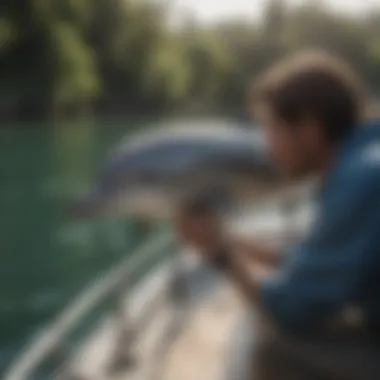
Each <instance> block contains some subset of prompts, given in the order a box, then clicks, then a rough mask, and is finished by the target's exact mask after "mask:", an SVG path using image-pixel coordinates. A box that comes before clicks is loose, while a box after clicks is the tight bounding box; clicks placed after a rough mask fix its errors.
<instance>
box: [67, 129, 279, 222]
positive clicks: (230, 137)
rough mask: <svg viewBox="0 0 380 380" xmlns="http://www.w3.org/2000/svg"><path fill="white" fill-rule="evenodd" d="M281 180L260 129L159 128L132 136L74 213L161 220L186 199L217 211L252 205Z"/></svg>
mask: <svg viewBox="0 0 380 380" xmlns="http://www.w3.org/2000/svg"><path fill="white" fill-rule="evenodd" d="M280 181H281V179H280V176H279V175H278V173H277V172H276V170H275V169H274V167H273V165H272V163H271V161H270V158H269V155H268V152H267V149H266V144H265V140H264V138H263V135H262V134H261V133H260V131H259V130H258V129H255V128H253V127H252V128H251V129H248V128H236V127H235V126H230V125H215V126H210V125H202V124H196V125H191V124H190V125H176V126H175V127H160V128H157V127H156V128H152V129H148V130H145V131H144V132H140V133H137V134H134V135H132V136H127V138H126V140H125V141H123V142H122V143H121V144H118V145H117V146H115V147H114V148H113V149H111V151H110V153H109V155H108V156H107V157H106V158H105V160H104V164H103V166H102V168H101V169H100V170H99V173H98V175H97V176H96V178H95V179H94V183H93V186H92V187H91V189H90V190H89V191H88V192H87V193H86V194H84V195H82V196H80V197H78V199H77V200H75V202H74V207H73V210H74V213H75V214H76V215H77V216H82V217H91V216H94V215H99V214H102V213H112V214H115V213H123V214H125V213H128V214H133V215H140V216H145V217H160V218H162V217H169V216H170V215H172V213H173V211H174V209H175V207H177V206H178V205H179V204H181V202H184V201H187V200H192V201H194V200H195V199H198V200H199V202H200V203H202V202H203V203H205V202H209V203H210V204H211V203H212V202H214V203H215V204H217V203H218V204H219V205H218V207H219V206H220V205H222V204H226V203H231V202H234V203H236V202H239V201H249V200H252V199H254V197H256V196H257V195H260V194H261V195H262V194H264V193H265V192H267V191H269V190H270V189H273V187H274V186H277V184H279V183H280ZM199 202H198V203H199ZM200 203H199V204H200Z"/></svg>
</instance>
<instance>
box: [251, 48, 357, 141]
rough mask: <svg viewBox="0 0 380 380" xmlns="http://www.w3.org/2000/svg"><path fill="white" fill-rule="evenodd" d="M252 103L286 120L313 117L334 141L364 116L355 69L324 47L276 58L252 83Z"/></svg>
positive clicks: (295, 120) (290, 121) (291, 120)
mask: <svg viewBox="0 0 380 380" xmlns="http://www.w3.org/2000/svg"><path fill="white" fill-rule="evenodd" d="M251 101H253V104H254V105H255V104H258V103H264V104H267V105H268V106H269V107H270V108H271V109H272V110H273V112H274V113H275V114H276V115H277V116H279V117H281V118H282V119H283V120H285V121H286V122H289V123H292V122H293V123H294V122H297V121H298V120H299V119H300V118H302V117H304V116H311V117H314V118H316V119H317V120H318V121H319V122H320V123H321V124H322V125H323V126H324V128H325V129H326V133H327V135H328V137H329V138H330V139H332V140H334V141H336V140H340V139H341V138H343V137H344V136H345V135H346V134H347V133H348V132H349V131H350V130H351V129H353V128H355V126H356V125H358V123H359V122H360V121H361V120H362V118H363V116H364V91H363V87H362V84H361V81H360V80H359V78H358V77H357V75H356V74H355V72H354V71H353V70H352V69H351V68H350V67H349V66H347V65H346V64H345V63H344V62H343V61H342V60H340V59H339V58H336V57H334V56H332V55H330V54H328V53H326V52H323V51H306V52H302V53H299V54H296V55H295V56H292V57H290V58H285V59H284V60H282V61H280V62H278V63H277V64H275V65H274V66H273V67H271V68H269V70H268V71H266V72H265V73H264V74H263V75H262V76H261V77H259V79H258V81H256V82H255V84H254V86H253V91H252V92H251Z"/></svg>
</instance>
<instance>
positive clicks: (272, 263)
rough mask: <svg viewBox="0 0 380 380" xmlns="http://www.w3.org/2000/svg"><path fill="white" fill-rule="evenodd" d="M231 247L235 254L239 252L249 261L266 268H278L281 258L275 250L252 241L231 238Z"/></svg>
mask: <svg viewBox="0 0 380 380" xmlns="http://www.w3.org/2000/svg"><path fill="white" fill-rule="evenodd" d="M230 242H231V243H230V247H231V249H232V250H233V251H234V252H239V254H240V255H241V256H244V257H245V258H246V259H248V260H249V261H253V262H256V263H259V264H262V265H264V266H266V267H270V268H277V266H278V265H279V263H280V256H279V254H278V252H276V251H275V250H271V249H268V248H264V247H262V246H259V245H257V244H254V243H253V242H251V241H248V240H246V239H242V238H231V239H230Z"/></svg>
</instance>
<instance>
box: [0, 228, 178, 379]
mask: <svg viewBox="0 0 380 380" xmlns="http://www.w3.org/2000/svg"><path fill="white" fill-rule="evenodd" d="M174 246H175V240H174V237H173V235H172V234H171V233H170V232H165V233H162V232H161V233H158V234H157V236H154V237H152V238H151V239H150V240H149V241H148V242H147V243H146V244H143V245H142V246H141V247H139V248H138V249H137V250H136V251H135V252H134V253H133V254H132V255H128V258H126V259H124V260H123V261H122V262H121V263H118V264H117V265H116V266H115V267H114V268H113V269H111V270H110V271H109V272H108V273H107V274H106V275H104V276H102V277H101V278H99V279H98V280H96V281H95V282H94V283H93V284H91V285H90V286H89V287H88V288H87V289H85V290H84V291H83V292H82V293H81V294H80V295H79V296H78V297H77V298H76V299H75V300H74V301H73V302H72V303H71V304H70V306H69V307H68V308H67V309H66V310H64V311H63V313H62V314H60V315H59V316H58V317H57V318H56V320H55V321H54V322H53V323H52V324H51V325H49V326H48V327H46V328H45V329H43V330H42V332H41V333H40V334H38V335H37V336H36V338H35V339H34V340H32V341H31V342H30V344H28V346H27V347H26V349H25V350H24V351H23V352H21V354H20V355H18V356H16V358H15V359H14V360H13V363H12V364H11V365H10V367H9V370H8V371H7V372H6V374H5V376H4V380H27V379H31V378H39V377H35V375H36V373H37V372H38V371H39V370H40V367H41V366H42V365H43V364H44V363H46V362H48V361H51V359H52V357H54V358H55V359H56V358H57V353H58V357H59V360H58V363H57V367H63V366H64V363H65V362H66V361H67V360H69V356H70V354H69V352H66V349H65V348H66V347H67V340H68V339H69V336H70V334H72V332H73V331H74V330H75V329H77V328H78V327H79V325H80V324H81V323H83V321H84V320H85V319H86V318H87V317H88V316H90V314H91V313H92V312H93V311H94V310H95V309H96V308H97V307H98V305H99V304H100V303H101V302H102V301H107V299H108V298H111V297H116V298H115V299H116V304H114V305H116V308H115V310H114V312H115V313H116V315H117V318H118V319H119V320H120V321H121V323H120V324H119V326H120V330H119V331H118V334H117V336H118V338H119V344H120V345H122V346H123V347H120V350H118V349H117V350H116V352H115V361H116V362H118V363H115V366H116V367H117V366H119V365H120V364H122V365H126V366H128V365H129V364H130V363H129V361H130V360H129V358H128V357H126V356H128V349H127V347H126V345H130V344H132V343H133V339H134V338H135V336H136V331H134V326H131V325H130V324H129V323H128V316H127V315H125V299H126V297H127V296H128V292H129V291H130V290H131V289H132V286H131V279H132V277H133V276H134V275H135V276H136V274H140V275H141V273H142V272H143V271H145V270H146V269H147V268H149V267H153V266H154V265H155V264H157V263H158V262H162V260H163V259H164V258H169V257H168V256H170V253H174V251H175V249H174ZM158 306H159V305H158V302H156V303H151V304H150V305H149V307H148V308H144V314H145V315H144V316H142V317H144V318H141V319H140V318H139V319H140V323H139V326H138V327H139V328H138V329H139V330H141V329H144V327H145V326H146V324H147V323H149V320H150V319H151V318H153V317H154V314H155V310H154V309H152V308H154V307H158ZM117 352H120V353H123V354H124V355H117V354H116V353H117ZM125 353H126V354H125ZM122 356H123V357H122ZM53 361H54V360H53ZM57 369H59V368H55V369H53V372H55V371H57ZM72 377H73V376H70V375H67V376H65V378H72Z"/></svg>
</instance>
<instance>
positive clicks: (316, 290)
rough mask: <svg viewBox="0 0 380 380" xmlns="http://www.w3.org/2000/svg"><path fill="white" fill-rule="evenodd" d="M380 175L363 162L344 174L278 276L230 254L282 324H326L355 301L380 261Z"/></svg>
mask: <svg viewBox="0 0 380 380" xmlns="http://www.w3.org/2000/svg"><path fill="white" fill-rule="evenodd" d="M372 169H373V168H372ZM378 176H379V173H378V172H377V170H371V168H368V167H367V168H366V167H364V168H360V166H359V165H358V167H357V168H356V170H349V171H346V173H344V174H342V175H341V178H339V180H338V181H337V183H336V185H334V187H333V188H332V189H330V190H331V192H330V191H329V193H328V194H326V196H325V197H323V199H322V204H321V210H320V212H321V214H320V219H319V221H318V224H317V226H316V228H315V230H314V231H313V233H312V235H311V236H310V237H309V239H307V241H305V242H304V243H303V244H301V245H300V246H298V247H297V248H296V249H295V250H294V252H293V253H291V259H290V260H289V261H288V262H287V263H286V265H285V267H284V268H282V270H281V271H280V272H279V273H278V275H277V276H274V277H273V278H270V279H269V280H264V281H260V279H258V278H257V277H256V278H255V277H254V278H252V276H251V274H250V273H249V271H248V270H247V266H246V264H245V263H244V262H243V261H242V260H241V258H240V255H231V254H230V256H228V259H225V261H227V263H226V264H225V265H224V270H225V271H226V273H228V275H229V276H230V277H231V278H232V279H233V280H234V283H235V284H236V285H237V287H238V288H239V289H240V290H241V292H242V293H243V294H244V295H245V296H246V297H247V298H248V299H249V301H250V302H255V303H257V304H258V305H259V306H261V308H262V309H263V311H264V312H265V314H267V315H269V317H272V319H273V320H274V322H276V323H277V324H278V325H280V326H282V327H284V328H285V329H288V330H295V331H298V332H300V331H312V330H316V329H318V328H319V327H323V326H324V324H325V322H326V323H327V322H328V320H329V318H330V317H333V316H334V315H335V313H338V312H340V311H342V310H343V309H344V308H345V306H347V305H350V304H352V303H355V301H356V300H357V299H358V297H359V296H360V294H359V293H360V290H361V285H362V284H363V282H364V281H365V279H366V278H367V276H368V274H369V273H371V270H372V267H373V266H374V264H376V263H378V262H379V258H378V257H377V253H378V246H379V243H380V239H379V237H378V236H379V225H380V197H379V190H380V188H379V179H378ZM233 247H234V246H233V245H231V249H230V252H233V251H234V249H233ZM257 252H258V251H255V252H253V256H254V255H255V253H256V254H257Z"/></svg>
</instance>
